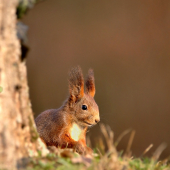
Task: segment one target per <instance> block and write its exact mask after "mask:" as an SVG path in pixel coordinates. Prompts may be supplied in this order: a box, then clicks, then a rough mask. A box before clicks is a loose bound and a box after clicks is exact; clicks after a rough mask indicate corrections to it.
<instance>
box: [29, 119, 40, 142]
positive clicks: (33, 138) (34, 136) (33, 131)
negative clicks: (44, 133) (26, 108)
mask: <svg viewBox="0 0 170 170" xmlns="http://www.w3.org/2000/svg"><path fill="white" fill-rule="evenodd" d="M29 126H30V134H31V141H32V142H35V141H36V140H37V139H38V137H39V135H38V132H37V129H36V127H35V124H34V120H33V119H32V116H29Z"/></svg>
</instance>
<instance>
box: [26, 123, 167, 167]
mask: <svg viewBox="0 0 170 170" xmlns="http://www.w3.org/2000/svg"><path fill="white" fill-rule="evenodd" d="M100 127H101V131H102V133H103V135H104V138H105V142H106V144H107V148H108V150H107V151H105V146H103V145H104V142H103V141H102V140H99V145H98V148H96V149H94V155H93V156H90V155H88V156H80V155H79V154H77V153H73V152H72V151H71V150H67V149H65V150H63V149H56V148H55V149H54V147H53V153H49V154H48V155H46V156H45V157H43V156H42V155H41V152H39V156H37V157H34V158H32V159H31V161H30V164H29V166H28V168H27V169H28V170H40V169H41V170H86V169H87V170H112V169H113V170H170V164H169V159H165V160H162V161H161V160H159V157H160V154H161V153H162V151H163V150H164V149H165V147H166V145H165V144H164V143H163V144H161V145H160V146H159V147H158V148H157V150H156V151H155V153H154V154H153V156H152V157H150V158H148V157H145V154H146V153H147V152H148V151H149V150H150V148H151V147H152V144H151V145H150V146H149V147H148V148H146V150H145V151H144V152H143V153H142V156H141V157H140V158H134V157H133V155H131V145H132V142H133V138H134V135H135V131H133V130H126V131H125V132H123V133H122V134H121V135H120V136H119V137H118V139H117V140H116V141H115V142H114V140H113V138H114V135H113V132H112V131H111V129H110V127H109V126H104V125H103V124H101V125H100ZM130 132H131V135H130V139H129V142H128V144H127V149H126V151H125V152H124V153H122V152H118V151H117V150H116V146H117V145H118V144H119V142H120V140H122V138H123V136H124V135H126V134H128V133H130ZM54 150H55V151H54Z"/></svg>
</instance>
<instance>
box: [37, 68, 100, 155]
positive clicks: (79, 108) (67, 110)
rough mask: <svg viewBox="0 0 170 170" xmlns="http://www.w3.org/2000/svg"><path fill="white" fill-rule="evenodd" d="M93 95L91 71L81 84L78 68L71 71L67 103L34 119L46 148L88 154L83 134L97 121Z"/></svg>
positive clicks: (81, 75) (90, 151)
mask: <svg viewBox="0 0 170 170" xmlns="http://www.w3.org/2000/svg"><path fill="white" fill-rule="evenodd" d="M84 86H85V90H84ZM94 95H95V83H94V73H93V70H92V69H89V71H88V76H87V78H86V81H85V85H84V79H83V74H82V70H81V68H80V67H79V66H77V67H75V68H73V69H71V70H70V72H69V97H68V98H67V100H66V101H65V102H64V104H63V105H62V106H61V107H60V108H59V109H50V110H46V111H44V112H42V113H41V114H40V115H39V116H38V117H37V118H36V119H35V123H36V126H37V131H38V133H39V136H40V138H41V139H42V141H43V142H44V143H45V144H46V145H47V146H56V147H60V148H73V149H74V151H76V152H78V153H79V154H83V155H85V154H91V153H92V149H91V148H89V147H87V145H86V132H87V129H88V127H92V126H93V125H96V124H97V123H98V122H99V121H100V116H99V108H98V105H97V104H96V102H95V100H94Z"/></svg>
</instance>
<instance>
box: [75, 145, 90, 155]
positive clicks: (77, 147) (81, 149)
mask: <svg viewBox="0 0 170 170" xmlns="http://www.w3.org/2000/svg"><path fill="white" fill-rule="evenodd" d="M73 150H74V151H75V152H77V153H79V154H80V155H87V154H90V155H91V154H92V153H93V150H92V149H91V148H89V147H87V146H84V145H82V144H79V143H78V144H77V145H75V147H74V148H73Z"/></svg>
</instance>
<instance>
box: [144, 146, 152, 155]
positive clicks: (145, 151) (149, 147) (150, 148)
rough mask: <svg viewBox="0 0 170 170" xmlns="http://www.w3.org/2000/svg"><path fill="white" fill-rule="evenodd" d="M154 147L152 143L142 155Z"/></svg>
mask: <svg viewBox="0 0 170 170" xmlns="http://www.w3.org/2000/svg"><path fill="white" fill-rule="evenodd" d="M152 147H153V144H150V145H149V146H148V147H147V148H146V149H145V151H144V152H143V153H142V156H143V155H145V154H146V153H147V152H149V151H150V149H151V148H152Z"/></svg>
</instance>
